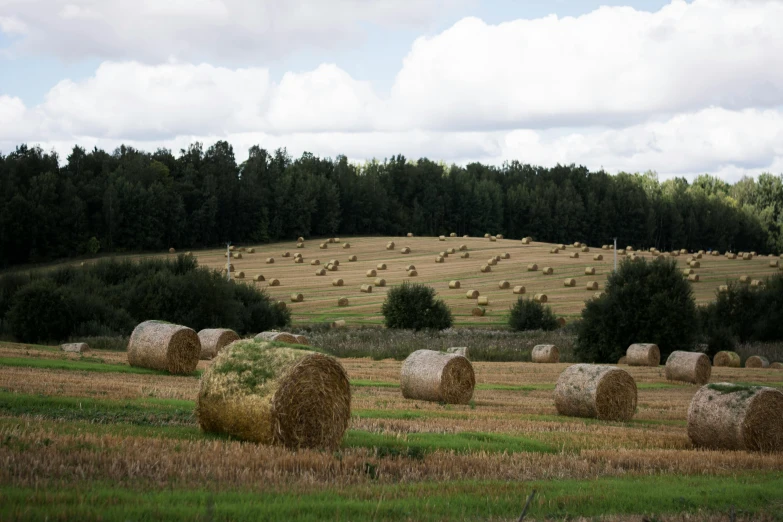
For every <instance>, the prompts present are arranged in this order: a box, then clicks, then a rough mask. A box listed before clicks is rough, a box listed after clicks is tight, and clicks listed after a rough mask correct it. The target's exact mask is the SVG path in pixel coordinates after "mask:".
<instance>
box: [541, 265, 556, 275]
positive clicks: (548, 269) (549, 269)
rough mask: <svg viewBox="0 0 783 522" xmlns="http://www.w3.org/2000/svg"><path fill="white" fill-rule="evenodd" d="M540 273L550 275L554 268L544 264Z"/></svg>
mask: <svg viewBox="0 0 783 522" xmlns="http://www.w3.org/2000/svg"><path fill="white" fill-rule="evenodd" d="M541 273H542V274H544V275H552V274H554V273H555V270H554V269H553V268H552V267H551V266H545V267H544V269H543V270H542V271H541Z"/></svg>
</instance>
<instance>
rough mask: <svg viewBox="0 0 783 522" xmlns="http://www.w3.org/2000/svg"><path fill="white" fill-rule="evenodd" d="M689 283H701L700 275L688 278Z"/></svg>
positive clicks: (692, 275)
mask: <svg viewBox="0 0 783 522" xmlns="http://www.w3.org/2000/svg"><path fill="white" fill-rule="evenodd" d="M688 281H690V282H691V283H698V282H699V274H691V275H689V276H688Z"/></svg>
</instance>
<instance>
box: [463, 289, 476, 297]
mask: <svg viewBox="0 0 783 522" xmlns="http://www.w3.org/2000/svg"><path fill="white" fill-rule="evenodd" d="M465 296H466V297H467V298H468V299H478V298H479V291H478V290H468V291H467V292H465Z"/></svg>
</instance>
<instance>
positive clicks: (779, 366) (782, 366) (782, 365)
mask: <svg viewBox="0 0 783 522" xmlns="http://www.w3.org/2000/svg"><path fill="white" fill-rule="evenodd" d="M769 368H770V369H771V370H783V362H773V363H769Z"/></svg>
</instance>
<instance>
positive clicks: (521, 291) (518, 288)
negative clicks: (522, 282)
mask: <svg viewBox="0 0 783 522" xmlns="http://www.w3.org/2000/svg"><path fill="white" fill-rule="evenodd" d="M513 292H514V293H515V294H519V295H521V294H524V293H525V287H524V286H515V287H514V290H513Z"/></svg>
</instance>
